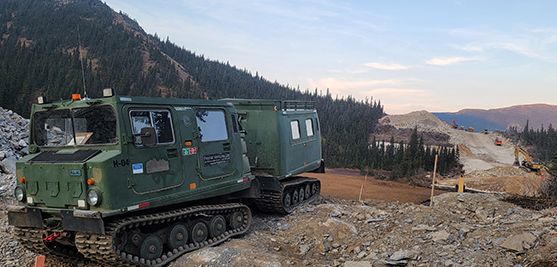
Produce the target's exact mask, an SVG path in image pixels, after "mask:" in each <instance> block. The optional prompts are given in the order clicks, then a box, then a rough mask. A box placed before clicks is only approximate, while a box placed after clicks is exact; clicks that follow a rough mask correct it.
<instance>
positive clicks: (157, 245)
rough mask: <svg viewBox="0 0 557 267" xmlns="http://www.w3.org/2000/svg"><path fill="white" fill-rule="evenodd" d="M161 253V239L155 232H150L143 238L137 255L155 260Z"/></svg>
mask: <svg viewBox="0 0 557 267" xmlns="http://www.w3.org/2000/svg"><path fill="white" fill-rule="evenodd" d="M161 255H162V240H161V238H160V237H159V236H158V235H156V234H151V235H149V236H147V237H146V238H145V240H143V243H142V244H141V250H140V252H139V256H140V257H141V258H144V259H146V260H156V259H158V258H159V257H160V256H161Z"/></svg>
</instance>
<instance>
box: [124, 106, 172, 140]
mask: <svg viewBox="0 0 557 267" xmlns="http://www.w3.org/2000/svg"><path fill="white" fill-rule="evenodd" d="M130 120H131V124H132V131H133V134H134V136H136V138H135V143H136V144H138V145H141V136H138V135H140V134H141V128H144V127H153V128H155V133H156V134H157V144H161V145H164V144H173V143H174V133H173V130H172V118H171V116H170V112H169V111H167V110H133V111H131V112H130Z"/></svg>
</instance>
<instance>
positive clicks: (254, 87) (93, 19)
mask: <svg viewBox="0 0 557 267" xmlns="http://www.w3.org/2000/svg"><path fill="white" fill-rule="evenodd" d="M0 33H1V35H0V38H1V39H0V106H1V107H3V108H7V109H11V110H14V111H16V112H17V113H19V114H21V115H22V116H24V117H28V116H29V111H30V106H31V104H32V103H33V102H35V100H36V97H37V96H38V95H46V96H47V97H49V98H51V99H68V98H70V96H71V94H72V93H84V85H83V79H84V80H85V87H86V90H87V95H88V96H89V97H98V96H100V95H101V92H102V89H104V88H114V89H115V91H116V93H117V94H119V95H136V96H158V97H175V98H198V99H199V98H204V99H219V98H264V99H288V100H303V101H315V103H316V106H317V109H318V110H319V116H320V120H321V124H320V129H321V131H322V136H323V137H324V141H323V154H324V158H325V159H326V161H327V164H328V166H331V167H341V166H342V167H359V166H362V160H363V159H362V158H360V157H358V155H357V154H355V153H353V151H359V150H361V149H365V148H366V147H367V140H368V136H369V133H370V132H371V131H372V129H373V127H374V125H375V124H376V122H377V120H378V119H379V117H380V116H381V115H382V114H383V107H382V106H381V103H380V102H379V101H365V102H362V101H356V100H355V99H353V98H352V97H350V96H349V97H348V98H346V99H344V98H343V99H332V97H331V95H330V94H328V93H327V94H326V95H318V94H317V88H316V89H315V91H314V92H311V93H310V92H309V90H307V89H306V90H305V92H301V91H300V90H299V89H294V88H290V87H289V86H284V85H280V84H278V83H277V82H269V81H268V80H266V79H264V78H263V77H261V76H259V74H258V73H257V72H256V74H255V75H252V74H251V72H249V71H247V70H239V69H237V68H236V67H235V66H231V65H230V64H228V63H226V64H223V63H220V62H218V61H211V60H207V59H205V58H204V57H203V56H202V55H201V56H199V55H196V54H195V53H193V52H191V51H188V50H185V49H184V48H181V47H178V46H176V45H175V44H173V43H172V42H170V40H169V39H167V40H164V41H163V40H160V39H159V38H158V37H157V36H156V35H155V36H153V35H149V34H147V33H145V31H143V29H141V27H139V25H138V23H137V22H135V21H134V20H132V19H130V18H128V17H127V16H126V15H125V14H124V13H117V12H114V11H113V10H112V9H110V7H108V6H107V5H105V4H103V3H102V2H101V1H99V0H79V1H77V0H2V1H0ZM80 59H83V69H84V70H83V72H82V62H81V60H80ZM262 60H264V59H262ZM295 63H296V62H292V64H295ZM82 73H83V74H84V75H82ZM371 99H373V98H371Z"/></svg>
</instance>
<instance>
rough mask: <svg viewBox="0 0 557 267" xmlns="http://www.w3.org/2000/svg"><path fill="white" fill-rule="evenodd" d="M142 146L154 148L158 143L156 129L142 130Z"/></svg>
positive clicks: (147, 128) (144, 128)
mask: <svg viewBox="0 0 557 267" xmlns="http://www.w3.org/2000/svg"><path fill="white" fill-rule="evenodd" d="M140 136H141V144H142V145H144V146H154V145H155V144H156V143H157V135H156V133H155V128H153V127H143V128H141V135H140Z"/></svg>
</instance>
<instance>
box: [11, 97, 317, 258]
mask: <svg viewBox="0 0 557 267" xmlns="http://www.w3.org/2000/svg"><path fill="white" fill-rule="evenodd" d="M103 95H104V97H103V98H98V99H81V97H80V96H79V95H74V96H72V100H67V101H58V102H46V101H44V98H42V97H40V98H39V104H35V105H33V107H32V111H31V114H32V115H31V121H30V128H29V131H30V133H29V144H30V145H29V155H27V156H25V157H23V158H22V159H21V160H19V161H18V162H17V164H16V167H17V180H18V181H17V187H16V189H15V192H14V195H15V197H16V198H17V200H18V205H12V206H8V207H7V208H6V209H7V211H8V220H9V224H10V225H13V226H15V227H14V238H15V239H16V240H17V241H18V242H19V243H20V245H21V246H22V247H24V248H26V249H28V250H30V251H33V252H35V253H38V254H43V255H48V256H53V257H57V258H59V259H63V260H67V261H81V260H93V261H96V262H99V263H103V264H110V265H117V266H164V265H166V264H168V263H169V262H171V261H172V260H174V259H176V258H177V257H179V256H180V255H182V254H184V253H187V252H190V251H194V250H196V249H199V248H202V247H205V246H213V245H216V244H219V243H222V242H224V241H225V240H226V239H228V238H229V237H232V236H237V235H241V234H243V233H245V232H246V231H247V230H248V228H249V226H250V224H251V211H250V208H249V207H248V206H247V205H245V204H242V203H248V202H249V203H255V204H256V206H257V207H258V208H259V209H261V210H263V211H266V212H274V213H282V214H286V213H290V212H291V211H292V210H293V209H295V208H296V207H298V206H300V205H302V204H304V203H308V202H311V201H313V200H315V199H316V198H317V197H318V195H319V192H320V183H319V180H317V179H315V178H307V177H302V176H299V175H300V174H302V173H304V172H310V171H316V172H323V171H324V164H323V160H322V157H321V136H320V130H319V122H318V117H317V112H316V110H315V106H314V104H313V103H312V102H302V101H273V100H247V99H223V100H193V99H169V98H148V97H133V96H132V97H130V96H126V97H124V96H115V95H114V93H113V90H111V89H105V90H104V91H103Z"/></svg>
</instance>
